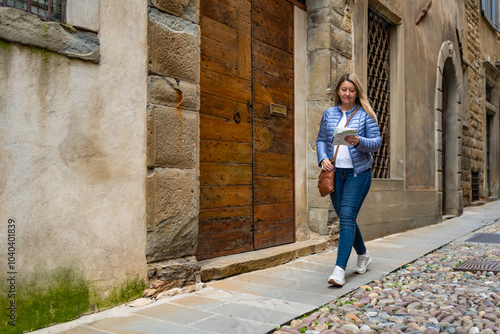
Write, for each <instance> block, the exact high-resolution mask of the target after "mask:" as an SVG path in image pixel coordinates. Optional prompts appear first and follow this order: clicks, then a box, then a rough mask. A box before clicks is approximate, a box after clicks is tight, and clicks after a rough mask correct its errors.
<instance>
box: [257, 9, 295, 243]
mask: <svg viewBox="0 0 500 334" xmlns="http://www.w3.org/2000/svg"><path fill="white" fill-rule="evenodd" d="M293 10H294V9H293V5H292V4H291V3H290V2H288V1H287V0H253V1H252V73H253V90H254V103H253V106H254V112H253V114H254V120H253V127H254V138H253V149H254V161H253V185H254V191H253V195H254V246H255V249H261V248H266V247H270V246H277V245H282V244H286V243H290V242H293V241H294V240H295V226H294V225H295V221H294V216H295V211H294V172H293V170H294V169H293V165H294V160H293V159H294V158H293V152H294V142H293V139H294V120H293V114H294V113H293V107H294V105H293V89H294V88H293V87H294V85H293V47H294V46H293ZM271 104H277V105H280V106H285V107H286V116H279V115H275V114H271V110H270V109H271V108H270V105H271Z"/></svg>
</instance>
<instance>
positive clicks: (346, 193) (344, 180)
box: [330, 168, 372, 270]
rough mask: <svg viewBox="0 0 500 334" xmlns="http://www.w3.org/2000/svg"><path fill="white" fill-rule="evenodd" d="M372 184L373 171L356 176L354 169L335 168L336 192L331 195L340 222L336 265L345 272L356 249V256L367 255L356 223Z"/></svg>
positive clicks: (369, 170)
mask: <svg viewBox="0 0 500 334" xmlns="http://www.w3.org/2000/svg"><path fill="white" fill-rule="evenodd" d="M371 184H372V169H371V168H370V169H368V170H366V171H364V172H362V173H360V174H358V175H356V177H355V176H354V170H353V169H347V168H335V191H334V192H333V193H332V194H331V195H330V197H331V199H332V203H333V207H334V208H335V212H336V213H337V216H338V217H339V220H340V236H339V247H338V251H337V263H336V265H337V266H339V267H341V268H342V269H344V270H345V268H346V267H347V261H348V260H349V256H350V255H351V249H352V247H354V250H355V251H356V254H358V255H362V254H365V253H366V247H365V243H364V241H363V236H362V235H361V231H360V230H359V226H358V224H357V223H356V219H357V217H358V213H359V210H360V209H361V205H362V204H363V201H364V200H365V197H366V195H367V194H368V190H370V186H371Z"/></svg>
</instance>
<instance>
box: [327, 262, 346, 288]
mask: <svg viewBox="0 0 500 334" xmlns="http://www.w3.org/2000/svg"><path fill="white" fill-rule="evenodd" d="M328 283H329V284H333V285H336V286H342V285H344V283H345V270H344V269H342V268H340V267H339V266H335V268H333V274H332V275H331V276H330V277H329V278H328Z"/></svg>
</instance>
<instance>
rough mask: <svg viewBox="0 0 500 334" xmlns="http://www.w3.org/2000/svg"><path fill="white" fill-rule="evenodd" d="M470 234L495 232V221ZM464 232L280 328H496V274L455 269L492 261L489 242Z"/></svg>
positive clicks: (499, 323)
mask: <svg viewBox="0 0 500 334" xmlns="http://www.w3.org/2000/svg"><path fill="white" fill-rule="evenodd" d="M476 233H500V223H499V222H496V223H494V224H491V225H488V226H486V227H484V228H482V229H480V230H479V231H476V232H475V233H474V234H476ZM472 235H473V234H472V233H471V234H469V235H467V236H464V237H462V238H460V239H457V240H455V241H454V242H451V243H450V244H448V245H445V246H443V247H442V248H440V249H438V250H436V251H434V252H432V253H429V254H427V255H425V256H423V257H421V258H420V259H418V260H417V261H415V262H413V263H411V264H408V265H406V266H404V267H403V268H401V269H400V270H397V271H396V272H393V273H390V274H389V275H387V276H385V277H384V278H381V279H380V280H374V281H373V282H371V283H369V284H367V285H364V286H361V287H359V289H357V290H355V291H353V292H351V293H349V294H347V295H345V296H343V297H341V298H339V299H337V300H336V301H334V302H331V303H328V304H326V305H325V306H324V307H322V308H320V309H319V310H317V311H315V312H313V313H311V314H309V315H308V316H307V317H304V318H302V319H300V318H299V319H295V320H293V321H292V322H291V323H290V324H289V325H287V326H283V327H281V328H280V329H279V330H278V331H276V332H275V334H281V333H311V334H312V333H314V334H319V333H321V334H327V333H412V334H417V333H425V334H433V333H452V334H453V333H457V334H466V333H468V334H473V333H500V273H496V274H495V273H494V272H491V271H455V270H454V268H455V267H456V266H458V265H459V264H461V263H463V262H464V261H466V260H470V259H476V260H481V261H483V260H484V261H498V260H499V259H500V247H499V245H498V244H494V243H477V242H474V243H472V242H466V240H467V239H468V238H470V237H471V236H472Z"/></svg>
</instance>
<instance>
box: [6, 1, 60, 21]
mask: <svg viewBox="0 0 500 334" xmlns="http://www.w3.org/2000/svg"><path fill="white" fill-rule="evenodd" d="M0 3H2V6H3V7H12V8H16V9H19V10H22V11H25V12H28V13H31V14H35V15H36V16H38V17H39V18H40V19H42V20H44V21H55V22H64V12H65V6H66V0H0Z"/></svg>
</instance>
